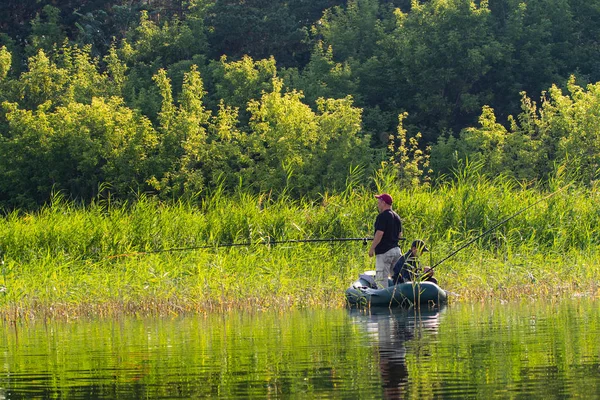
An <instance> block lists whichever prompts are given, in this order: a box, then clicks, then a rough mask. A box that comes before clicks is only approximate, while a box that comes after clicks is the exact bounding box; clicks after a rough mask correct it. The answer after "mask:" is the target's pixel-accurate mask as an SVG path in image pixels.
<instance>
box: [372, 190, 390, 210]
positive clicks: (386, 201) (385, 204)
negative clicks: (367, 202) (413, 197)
mask: <svg viewBox="0 0 600 400" xmlns="http://www.w3.org/2000/svg"><path fill="white" fill-rule="evenodd" d="M375 198H376V199H377V208H378V209H379V211H383V210H387V209H388V208H391V207H392V202H393V200H392V196H390V195H389V194H387V193H382V194H378V195H375Z"/></svg>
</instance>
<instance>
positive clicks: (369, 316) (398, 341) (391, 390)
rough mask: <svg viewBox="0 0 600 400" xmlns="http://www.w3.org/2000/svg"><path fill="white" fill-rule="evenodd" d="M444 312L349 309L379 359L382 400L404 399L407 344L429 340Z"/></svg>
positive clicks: (440, 309) (406, 372) (407, 375)
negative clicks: (364, 331)
mask: <svg viewBox="0 0 600 400" xmlns="http://www.w3.org/2000/svg"><path fill="white" fill-rule="evenodd" d="M444 308H445V307H442V308H434V309H424V308H423V309H415V308H411V309H389V308H371V309H351V310H350V311H349V313H350V316H351V318H352V320H353V321H354V322H355V323H357V324H360V325H362V326H364V329H365V330H366V332H367V334H368V336H369V337H370V338H371V339H372V342H373V343H374V344H376V346H375V348H376V349H377V352H378V356H379V369H380V372H381V383H382V389H383V395H384V397H385V398H389V399H395V398H403V397H405V396H406V395H407V392H408V389H409V388H408V386H409V376H410V371H409V369H408V367H407V364H406V355H407V352H408V351H409V350H408V348H409V347H408V346H407V344H408V342H410V341H413V340H419V341H420V340H425V341H426V340H428V338H430V336H432V335H435V334H436V333H437V331H438V327H439V324H440V316H441V314H443V312H444Z"/></svg>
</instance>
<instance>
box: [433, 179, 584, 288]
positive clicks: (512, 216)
mask: <svg viewBox="0 0 600 400" xmlns="http://www.w3.org/2000/svg"><path fill="white" fill-rule="evenodd" d="M572 184H573V182H571V183H569V184H568V185H566V186H563V187H562V188H560V189H558V190H557V191H556V192H553V193H550V194H549V195H547V196H546V197H542V198H541V199H539V200H538V201H536V202H534V203H532V204H530V205H528V206H527V207H525V208H523V209H521V210H519V211H517V212H516V213H514V214H513V215H511V216H510V217H508V218H505V219H503V220H502V221H500V222H498V223H497V224H496V225H494V226H492V227H491V228H489V229H488V230H487V231H485V232H483V233H482V234H481V235H479V236H477V237H475V238H473V239H471V240H469V241H468V242H467V243H465V244H463V245H462V246H460V247H459V248H458V249H456V250H454V251H453V252H452V253H450V254H449V255H447V256H446V257H444V258H442V259H441V260H440V261H438V262H437V263H436V264H435V265H434V266H432V267H431V270H433V269H434V268H435V267H437V266H438V265H440V264H441V263H443V262H444V261H446V260H447V259H449V258H450V257H452V256H454V255H455V254H456V253H458V252H459V251H461V250H462V249H464V248H465V247H467V246H469V245H470V244H472V243H473V242H475V241H477V240H478V239H480V238H482V237H483V236H485V235H487V234H488V233H490V232H491V231H493V230H494V229H496V228H497V227H499V226H500V225H502V224H505V223H506V222H508V221H510V220H511V219H513V218H514V217H516V216H517V215H519V214H522V213H524V212H525V211H527V210H529V209H530V208H531V207H533V206H535V205H536V204H539V203H541V202H542V201H544V200H548V199H549V198H550V197H552V196H554V195H555V194H557V193H559V192H562V191H563V190H564V189H566V188H568V187H569V186H571V185H572ZM424 276H425V274H423V275H421V279H422V278H423V277H424Z"/></svg>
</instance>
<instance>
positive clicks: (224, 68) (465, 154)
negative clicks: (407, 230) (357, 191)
mask: <svg viewBox="0 0 600 400" xmlns="http://www.w3.org/2000/svg"><path fill="white" fill-rule="evenodd" d="M5 3H6V5H5V6H6V8H7V10H9V12H7V13H4V14H3V15H2V16H0V104H1V107H0V154H2V157H0V208H1V209H3V210H5V212H10V211H11V210H13V209H17V208H18V209H23V210H34V209H37V208H39V207H41V206H42V205H44V204H46V203H47V202H48V201H50V197H51V195H52V193H56V192H61V193H63V194H64V196H65V197H66V198H68V199H69V200H74V201H77V202H84V203H87V204H89V203H90V202H92V201H93V200H94V199H96V198H97V197H98V196H105V197H106V196H109V195H110V196H111V197H112V198H113V199H119V200H122V201H126V200H129V201H134V200H135V199H136V198H137V197H138V196H139V194H140V193H144V194H147V195H149V196H157V197H159V198H160V199H168V200H177V199H190V198H198V197H200V198H204V197H206V196H208V195H209V193H210V192H211V191H213V190H216V189H217V188H222V189H223V190H225V191H226V192H227V193H233V192H235V191H236V190H238V187H239V186H240V185H241V183H243V185H244V186H245V188H246V189H247V190H248V191H249V192H250V193H253V194H257V195H260V194H261V193H267V192H269V193H277V194H278V195H279V194H282V193H283V194H284V195H291V196H292V197H293V198H294V199H296V200H298V199H301V198H310V199H313V200H314V199H318V198H319V197H320V195H321V194H322V193H325V192H329V193H332V192H339V191H343V190H344V189H345V187H346V186H347V182H348V180H353V181H356V182H361V183H362V184H363V185H365V186H367V187H371V188H373V184H372V177H373V176H374V175H377V174H381V173H385V174H391V175H395V176H396V177H397V179H398V184H399V185H400V186H401V187H403V188H404V187H408V186H413V185H416V184H419V185H420V184H428V183H430V182H431V183H433V184H438V183H439V182H440V181H444V179H445V178H446V177H448V176H449V175H451V174H452V171H453V170H454V169H456V168H458V167H460V165H461V163H465V162H478V161H479V160H483V165H482V166H481V168H482V172H483V173H486V174H488V176H496V175H498V174H504V175H507V176H510V177H513V178H515V179H517V180H519V181H520V182H525V183H526V184H527V186H528V187H529V186H530V185H531V184H532V183H534V182H536V183H537V182H545V181H546V180H547V179H548V176H549V175H550V174H551V173H552V171H553V170H554V169H555V165H554V164H555V163H557V164H564V165H565V166H567V168H568V169H569V170H570V171H571V172H575V174H574V176H576V177H577V179H578V181H579V182H580V183H581V184H583V185H587V186H593V185H594V182H595V181H596V180H597V178H598V172H599V170H600V164H599V160H598V154H600V152H599V151H598V150H599V149H598V147H599V145H598V143H599V141H600V139H599V137H598V129H597V126H599V125H600V124H599V123H598V120H599V118H600V116H599V115H598V112H597V110H598V95H597V94H598V91H599V86H598V85H600V84H599V83H596V82H598V81H600V72H599V70H598V68H597V67H596V66H597V65H598V62H600V56H599V55H598V52H597V45H596V42H597V40H596V39H597V37H598V32H597V31H598V28H597V26H596V25H597V23H596V22H595V21H597V20H598V17H599V16H600V15H599V14H598V13H599V11H598V10H600V7H599V3H598V0H593V1H585V2H583V1H581V0H544V1H536V2H530V1H521V0H519V1H515V0H501V1H494V2H491V3H490V2H488V1H473V0H432V1H426V2H418V1H407V0H393V1H380V0H360V1H359V0H350V1H341V0H320V1H311V2H294V4H290V3H289V2H280V1H270V2H265V1H262V0H245V1H241V0H193V1H180V0H177V1H175V0H149V1H144V2H131V1H127V2H125V1H122V0H110V1H103V2H99V1H97V0H80V1H71V2H63V3H61V4H54V3H56V2H49V1H46V0H22V1H18V2H17V1H14V0H9V1H7V2H5ZM51 3H52V4H51ZM538 97H539V98H540V99H541V100H540V101H536V99H537V98H538ZM538 103H539V104H538ZM382 162H386V165H384V166H383V167H382V165H381V163H382ZM101 189H102V190H101Z"/></svg>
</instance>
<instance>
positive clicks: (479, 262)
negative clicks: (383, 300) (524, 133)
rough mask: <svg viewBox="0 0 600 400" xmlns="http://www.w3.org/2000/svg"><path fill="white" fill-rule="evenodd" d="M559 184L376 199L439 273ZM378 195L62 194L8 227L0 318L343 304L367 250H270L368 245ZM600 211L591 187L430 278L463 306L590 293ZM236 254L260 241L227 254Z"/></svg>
mask: <svg viewBox="0 0 600 400" xmlns="http://www.w3.org/2000/svg"><path fill="white" fill-rule="evenodd" d="M555 186H556V187H555V188H550V189H545V190H544V189H541V188H535V187H534V188H524V187H521V186H519V185H517V184H515V183H514V182H512V181H510V180H508V179H504V178H501V177H500V178H496V179H493V180H490V179H488V178H485V177H481V176H477V175H476V174H474V175H472V176H470V177H468V179H467V178H464V177H463V179H458V180H456V181H454V182H453V183H447V184H443V185H439V186H438V187H435V188H415V189H413V190H398V189H395V188H382V189H383V190H386V191H388V192H390V193H391V194H392V196H393V197H394V199H395V201H394V208H395V210H397V211H398V212H399V214H400V215H401V217H402V218H403V221H404V235H405V237H407V239H408V241H407V242H404V243H402V248H403V250H407V248H408V245H409V243H410V241H411V240H413V239H415V238H422V239H425V240H426V241H427V243H428V245H429V247H430V249H431V251H430V252H429V253H427V254H425V256H424V257H423V259H422V261H423V262H424V264H426V265H427V264H429V265H433V264H435V263H436V261H437V260H440V259H442V258H443V257H445V256H446V255H447V254H449V253H450V252H451V251H452V250H453V249H456V248H458V247H459V246H460V245H462V244H463V243H466V242H468V241H469V240H471V239H472V238H474V237H476V236H477V235H479V234H481V233H482V232H484V231H486V230H487V229H489V228H490V227H492V226H494V224H496V223H498V222H499V221H501V220H503V219H504V218H506V217H508V216H510V215H513V214H515V213H517V212H519V211H520V210H522V209H523V208H524V207H526V206H527V205H529V204H532V203H534V202H536V201H537V200H539V199H540V198H542V197H544V196H546V195H547V194H548V193H549V191H552V190H553V189H557V188H559V187H561V186H562V185H558V184H556V185H555ZM373 194H374V193H373V192H372V191H370V190H367V189H364V188H357V187H353V188H352V189H351V190H347V191H346V192H344V193H342V194H324V195H323V196H321V198H320V199H318V200H308V199H300V200H292V199H289V198H287V197H286V196H279V197H276V196H273V195H270V194H261V195H255V194H250V193H247V192H243V191H241V190H240V191H238V192H237V193H234V194H229V195H225V194H224V193H223V192H222V191H219V190H217V191H215V192H214V193H212V194H210V195H209V196H207V197H206V198H204V199H203V200H202V201H201V202H195V201H187V202H186V201H179V202H171V203H165V202H160V201H158V200H156V199H153V198H148V197H144V196H140V198H139V199H138V200H137V201H135V202H132V203H125V204H115V203H110V202H108V201H97V202H95V203H93V204H91V205H88V206H85V207H83V206H77V205H75V204H73V203H71V202H68V201H65V200H64V199H62V198H61V197H60V196H55V197H54V198H53V201H52V203H51V204H49V205H48V206H46V207H44V208H42V209H41V210H40V211H38V212H35V213H24V212H20V211H14V212H12V213H10V214H8V215H5V216H4V217H2V218H0V247H1V248H2V250H3V252H4V258H5V264H4V265H2V275H1V276H0V310H1V312H2V313H3V315H4V317H5V318H7V319H27V318H36V317H40V316H65V317H73V316H78V315H82V314H109V315H114V314H119V313H182V312H205V311H211V310H219V309H229V308H273V307H277V308H282V309H285V308H290V307H294V308H297V307H321V306H334V307H338V306H342V305H343V304H344V290H345V288H346V287H348V286H349V284H350V283H351V282H352V281H353V280H355V279H356V278H357V276H358V274H359V273H360V272H362V271H364V270H367V269H373V268H374V261H373V260H372V259H369V257H368V256H367V248H368V247H367V246H364V245H363V244H362V243H361V242H339V243H289V244H285V243H283V244H275V245H272V244H269V242H272V241H285V240H298V239H309V238H346V237H367V236H372V234H373V232H372V224H373V220H374V218H375V216H376V213H377V211H376V207H375V200H374V198H373ZM599 204H600V195H599V192H598V189H597V187H592V188H580V187H576V186H571V187H569V188H567V189H565V191H564V192H560V193H558V194H556V195H555V196H553V197H551V198H549V199H548V200H546V201H543V202H541V203H540V204H538V205H536V206H535V207H533V208H531V209H530V210H528V211H527V212H524V213H523V214H521V215H518V216H517V217H515V218H514V219H511V220H510V221H508V222H506V224H503V225H502V226H499V227H498V228H497V229H495V230H494V231H493V232H491V233H490V234H489V235H486V236H484V237H482V238H481V239H479V240H478V241H476V242H475V243H473V244H472V245H470V246H469V247H468V248H467V249H465V250H463V251H461V252H459V253H458V254H456V255H455V256H454V257H452V258H451V259H449V260H447V261H446V262H444V263H442V264H441V265H439V266H438V267H437V268H436V276H437V277H438V279H439V281H440V284H441V286H442V287H444V288H445V289H447V290H449V291H451V292H454V293H456V294H458V295H459V296H458V297H455V296H454V297H451V301H460V300H461V299H465V300H473V299H485V298H489V297H491V298H500V299H511V298H523V297H535V298H540V297H543V296H555V295H562V294H564V293H592V294H594V295H596V294H597V293H598V286H597V283H596V278H597V276H598V272H600V266H599V263H598V245H599V244H600V239H599V235H598V233H599V232H598V230H599V229H600V228H599V226H600V205H599ZM228 243H253V244H252V245H249V246H240V247H219V245H224V244H228ZM206 245H209V246H213V247H209V248H196V247H200V246H206ZM181 248H188V250H177V251H166V250H169V249H181ZM144 252H148V253H144Z"/></svg>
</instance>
